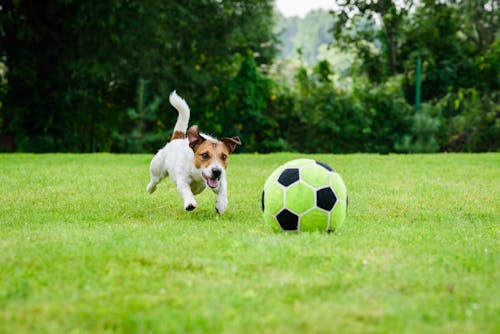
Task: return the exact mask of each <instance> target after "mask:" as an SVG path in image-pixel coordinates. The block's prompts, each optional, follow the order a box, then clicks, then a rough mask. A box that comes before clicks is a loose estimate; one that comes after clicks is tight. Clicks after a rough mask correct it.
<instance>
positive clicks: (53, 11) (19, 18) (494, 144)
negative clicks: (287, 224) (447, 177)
mask: <svg viewBox="0 0 500 334" xmlns="http://www.w3.org/2000/svg"><path fill="white" fill-rule="evenodd" d="M344 3H345V4H344V5H340V9H339V10H338V11H336V12H332V13H330V14H328V15H327V13H325V12H313V13H311V14H310V15H309V16H308V17H306V18H304V19H302V20H301V19H298V18H293V19H285V18H282V17H280V16H279V14H275V10H274V8H273V3H272V1H270V0H252V1H215V0H214V1H187V0H185V1H159V0H157V1H149V2H148V3H147V4H145V3H144V2H140V1H127V2H124V1H114V2H102V1H94V0H89V1H85V2H78V1H60V0H51V1H47V2H43V3H42V2H37V1H12V0H8V1H6V3H5V5H2V7H1V9H0V14H1V15H0V38H1V44H0V45H1V49H0V52H1V54H0V57H1V58H0V150H2V151H12V150H18V151H34V152H48V151H73V152H92V151H113V152H153V151H155V150H156V149H157V148H159V147H160V146H161V145H163V143H164V142H165V140H166V138H167V137H168V135H169V134H170V132H171V129H172V128H173V126H174V123H175V118H176V113H175V112H174V111H173V110H172V108H171V107H170V106H169V104H168V94H169V93H170V92H171V91H172V90H174V89H176V90H177V91H178V93H179V94H180V95H181V96H183V97H184V98H185V99H186V100H187V101H188V103H189V104H190V106H191V108H192V111H193V112H192V122H193V123H197V124H200V125H202V128H203V130H204V131H206V132H208V133H211V134H213V135H216V136H221V135H227V136H233V135H239V136H240V137H241V138H242V140H243V142H244V146H243V147H242V151H247V152H255V151H259V152H272V151H282V150H287V151H301V152H336V153H337V152H382V153H387V152H436V151H498V150H499V148H500V107H499V106H500V94H499V91H500V89H499V88H500V74H499V73H500V71H499V69H500V35H499V17H500V9H499V6H498V4H497V2H495V1H486V0H482V1H461V2H455V1H449V2H443V1H439V2H438V1H431V0H427V1H423V2H418V4H414V3H413V2H412V1H405V2H403V4H399V5H396V4H395V3H394V1H379V2H369V3H367V2H365V1H356V0H351V1H346V2H344ZM280 36H282V38H283V43H281V44H280V42H279V39H280ZM304 36H310V43H309V44H308V43H307V38H304ZM325 43H327V44H325ZM297 48H298V49H297ZM280 49H281V51H282V52H281V54H280V53H279V50H280ZM418 58H420V59H422V105H421V108H420V110H415V107H414V104H415V75H416V73H415V63H416V60H417V59H418Z"/></svg>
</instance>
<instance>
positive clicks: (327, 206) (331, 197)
mask: <svg viewBox="0 0 500 334" xmlns="http://www.w3.org/2000/svg"><path fill="white" fill-rule="evenodd" d="M335 202H337V197H336V196H335V193H334V192H333V190H332V188H330V187H328V188H323V189H319V190H318V191H316V204H317V205H318V207H320V208H321V209H323V210H326V211H330V210H331V209H332V208H333V207H334V206H335Z"/></svg>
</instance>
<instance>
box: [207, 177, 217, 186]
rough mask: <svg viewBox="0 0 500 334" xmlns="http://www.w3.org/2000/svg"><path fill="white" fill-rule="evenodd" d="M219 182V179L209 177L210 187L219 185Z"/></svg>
mask: <svg viewBox="0 0 500 334" xmlns="http://www.w3.org/2000/svg"><path fill="white" fill-rule="evenodd" d="M218 182H219V180H217V179H212V178H207V183H208V186H209V187H210V188H215V187H217V183H218Z"/></svg>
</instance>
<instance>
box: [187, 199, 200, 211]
mask: <svg viewBox="0 0 500 334" xmlns="http://www.w3.org/2000/svg"><path fill="white" fill-rule="evenodd" d="M196 207H197V204H196V201H192V202H186V203H184V209H185V210H186V211H193V210H194V209H196Z"/></svg>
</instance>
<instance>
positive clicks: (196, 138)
mask: <svg viewBox="0 0 500 334" xmlns="http://www.w3.org/2000/svg"><path fill="white" fill-rule="evenodd" d="M187 138H188V140H189V146H190V147H191V149H192V150H193V152H194V164H195V167H196V168H197V169H198V170H200V171H201V175H202V176H203V178H204V179H205V183H206V185H207V186H208V187H210V188H212V189H217V188H219V185H220V180H221V178H222V177H225V172H226V168H227V163H228V158H229V154H231V153H233V151H234V149H235V148H236V145H241V140H240V138H238V137H232V138H222V139H221V140H217V139H215V138H212V137H210V136H207V135H203V134H200V132H199V131H198V127H197V126H196V125H193V126H191V127H190V128H189V129H188V133H187Z"/></svg>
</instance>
